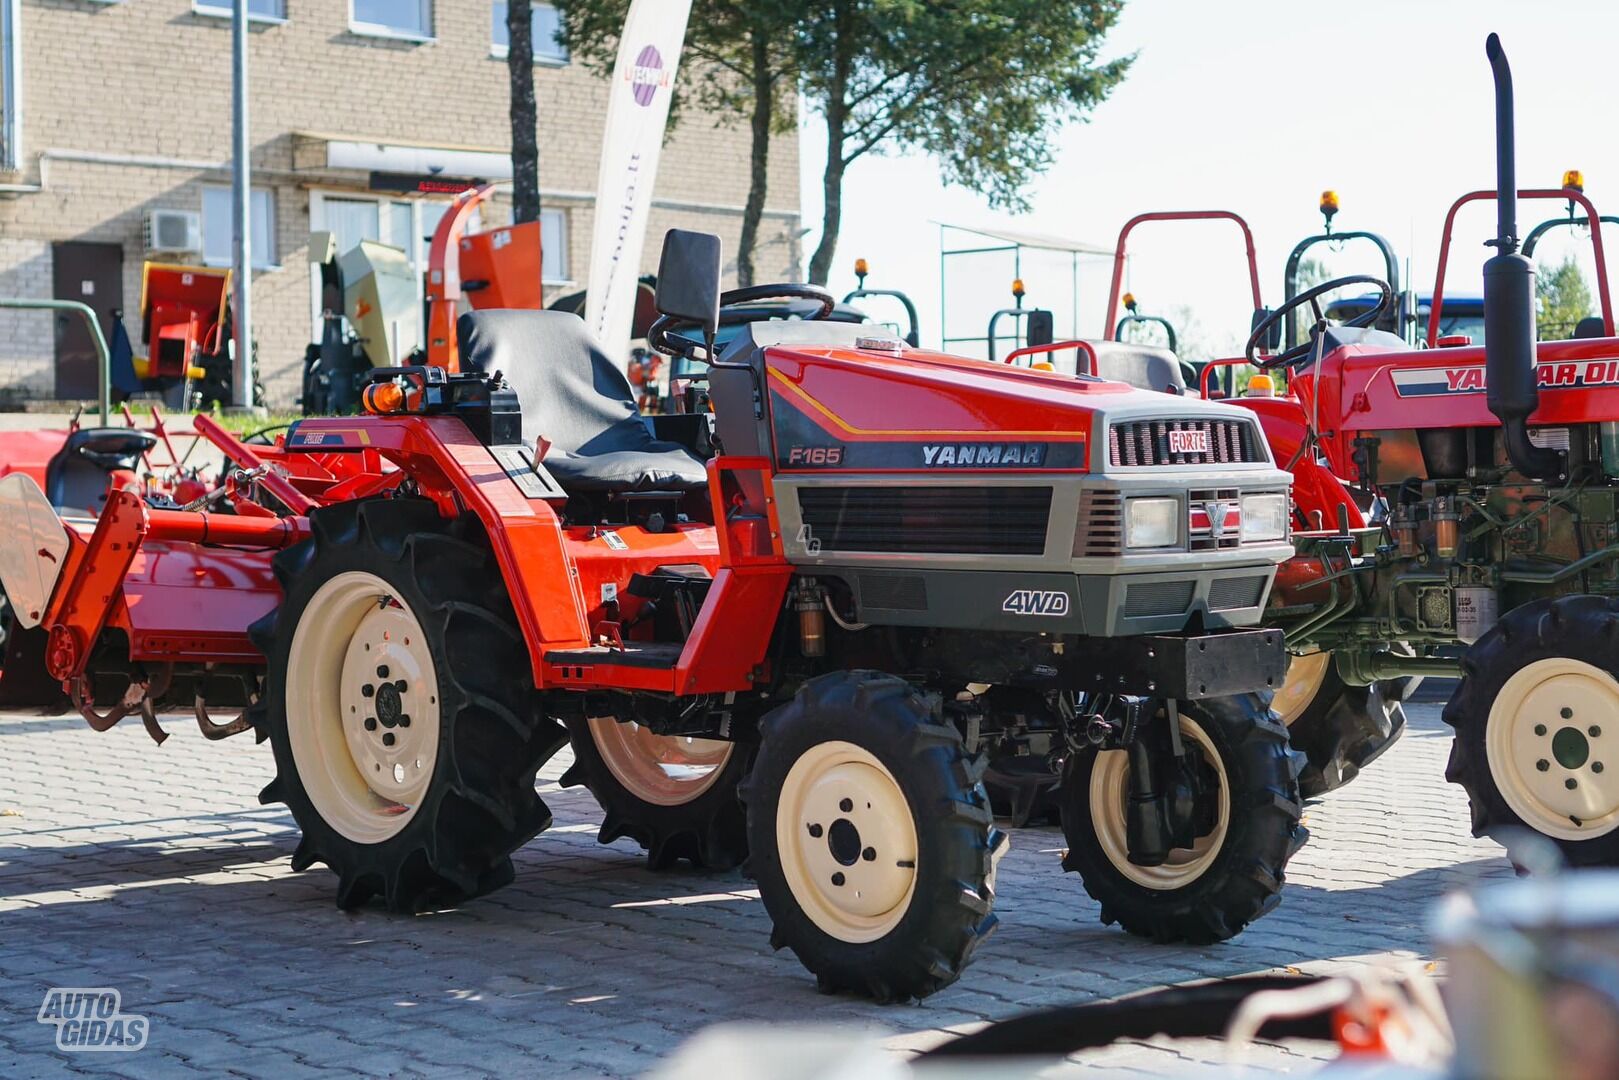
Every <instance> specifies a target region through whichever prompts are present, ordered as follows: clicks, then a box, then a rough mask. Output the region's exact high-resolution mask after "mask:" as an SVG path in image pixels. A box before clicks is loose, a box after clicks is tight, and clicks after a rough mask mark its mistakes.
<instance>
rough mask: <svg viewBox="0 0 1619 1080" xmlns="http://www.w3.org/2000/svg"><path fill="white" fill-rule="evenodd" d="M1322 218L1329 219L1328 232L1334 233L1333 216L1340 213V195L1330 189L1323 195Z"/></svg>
mask: <svg viewBox="0 0 1619 1080" xmlns="http://www.w3.org/2000/svg"><path fill="white" fill-rule="evenodd" d="M1320 209H1321V216H1322V217H1324V218H1326V219H1327V232H1329V233H1330V232H1332V216H1333V215H1334V214H1336V213H1337V212H1338V193H1337V192H1336V191H1333V190H1332V189H1331V188H1328V189H1327V190H1326V191H1323V192H1322V193H1321V203H1320Z"/></svg>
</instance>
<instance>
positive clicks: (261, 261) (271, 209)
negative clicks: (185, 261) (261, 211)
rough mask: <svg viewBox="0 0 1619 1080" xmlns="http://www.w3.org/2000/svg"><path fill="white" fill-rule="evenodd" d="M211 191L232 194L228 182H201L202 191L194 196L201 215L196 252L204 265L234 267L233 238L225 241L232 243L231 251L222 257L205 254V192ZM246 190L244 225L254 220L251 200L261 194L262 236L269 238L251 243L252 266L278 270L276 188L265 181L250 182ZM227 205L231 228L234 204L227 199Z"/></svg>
mask: <svg viewBox="0 0 1619 1080" xmlns="http://www.w3.org/2000/svg"><path fill="white" fill-rule="evenodd" d="M210 191H222V192H224V193H225V195H226V197H227V199H228V198H229V196H230V194H231V191H232V188H231V185H229V184H203V185H202V192H201V193H200V194H199V195H198V196H197V212H198V214H199V215H200V216H201V218H202V251H200V252H199V253H198V254H199V255H200V256H201V260H202V265H204V266H234V265H235V262H236V251H235V246H236V245H235V240H234V237H232V238H230V239H229V240H227V243H229V244H230V246H231V253H230V254H229V255H226V256H225V257H224V258H223V259H221V258H217V257H211V256H210V255H209V254H208V192H210ZM249 191H250V192H251V194H250V195H249V199H248V225H247V227H248V228H249V229H252V228H253V221H254V215H253V213H252V211H253V209H254V207H253V202H254V200H256V199H257V197H258V196H259V195H261V194H262V195H263V196H264V198H265V203H264V205H265V209H266V210H267V211H268V212H267V213H266V214H265V219H266V220H265V228H264V236H265V239H266V240H267V241H268V243H266V244H263V245H260V244H254V245H253V253H252V254H253V267H252V268H253V269H254V270H262V271H273V270H280V269H281V252H280V251H279V250H278V249H279V244H277V242H276V241H277V236H276V218H277V216H278V213H279V209H280V208H279V207H278V206H277V205H276V189H275V188H274V187H272V186H270V185H268V184H251V185H249ZM227 205H228V206H230V207H231V209H232V211H233V213H232V216H231V228H232V229H234V228H235V216H234V210H235V206H234V205H233V204H231V203H229V202H227ZM226 235H227V236H229V231H227V234H226ZM266 247H268V248H270V251H269V253H268V255H269V257H268V258H266V257H265V256H266V253H265V252H264V250H263V249H264V248H266Z"/></svg>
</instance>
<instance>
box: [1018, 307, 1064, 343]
mask: <svg viewBox="0 0 1619 1080" xmlns="http://www.w3.org/2000/svg"><path fill="white" fill-rule="evenodd" d="M1027 331H1028V332H1027V334H1025V335H1024V343H1025V344H1028V345H1050V344H1051V343H1052V342H1053V341H1056V340H1057V320H1056V319H1054V318H1052V316H1051V312H1049V311H1047V310H1046V309H1045V308H1035V309H1034V310H1033V311H1031V312H1029V322H1028V326H1027Z"/></svg>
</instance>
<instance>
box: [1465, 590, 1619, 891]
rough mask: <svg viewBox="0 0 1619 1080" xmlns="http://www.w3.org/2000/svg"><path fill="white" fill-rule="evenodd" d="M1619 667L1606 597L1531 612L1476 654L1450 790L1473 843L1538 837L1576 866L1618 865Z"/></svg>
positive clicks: (1615, 609) (1614, 622)
mask: <svg viewBox="0 0 1619 1080" xmlns="http://www.w3.org/2000/svg"><path fill="white" fill-rule="evenodd" d="M1616 657H1619V602H1615V601H1613V600H1610V599H1606V598H1604V597H1600V596H1565V597H1559V598H1557V599H1555V600H1538V601H1535V602H1534V603H1531V604H1525V605H1523V606H1522V607H1519V608H1516V609H1514V610H1512V611H1510V612H1508V613H1507V614H1506V615H1505V616H1504V617H1503V618H1502V619H1501V621H1500V622H1499V623H1497V624H1496V625H1495V626H1494V627H1493V628H1492V629H1491V630H1490V631H1489V632H1488V633H1486V634H1485V635H1484V636H1483V637H1481V638H1479V640H1478V642H1477V643H1476V644H1474V645H1473V647H1472V648H1471V649H1469V650H1468V652H1467V655H1466V657H1465V658H1464V659H1463V660H1462V678H1461V682H1460V683H1459V684H1458V685H1457V687H1456V691H1455V693H1454V694H1452V695H1451V698H1450V701H1449V702H1448V703H1447V704H1446V705H1445V723H1447V724H1449V725H1450V726H1451V727H1453V728H1455V729H1456V741H1455V743H1453V744H1452V746H1451V752H1450V762H1449V764H1448V765H1447V766H1446V769H1445V779H1446V780H1449V781H1450V782H1451V783H1453V784H1460V785H1461V786H1462V788H1464V789H1465V790H1466V791H1467V799H1468V803H1469V806H1470V808H1471V810H1472V826H1473V835H1474V836H1488V837H1490V838H1491V839H1493V840H1496V841H1497V842H1505V841H1506V840H1508V839H1510V834H1511V832H1512V831H1513V830H1514V829H1528V830H1531V831H1533V832H1536V833H1539V834H1540V835H1541V836H1544V837H1546V838H1547V839H1549V840H1551V841H1552V842H1553V843H1555V844H1556V845H1557V846H1558V848H1559V849H1561V851H1562V853H1563V858H1564V859H1565V860H1566V861H1567V862H1568V863H1569V864H1570V865H1572V866H1613V865H1616V864H1619V748H1614V747H1612V746H1609V745H1607V744H1613V743H1619V663H1616V659H1615V658H1616ZM1542 766H1544V767H1542ZM1570 782H1572V783H1573V785H1574V786H1573V787H1568V786H1567V785H1568V784H1569V783H1570Z"/></svg>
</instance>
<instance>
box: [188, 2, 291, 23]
mask: <svg viewBox="0 0 1619 1080" xmlns="http://www.w3.org/2000/svg"><path fill="white" fill-rule="evenodd" d="M234 6H235V5H233V4H232V3H231V0H191V10H192V11H194V12H196V13H197V14H198V15H209V16H213V17H215V18H221V19H228V18H230V17H231V15H232V11H233V8H234ZM247 19H248V21H249V22H270V23H281V22H286V21H287V0H247Z"/></svg>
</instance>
